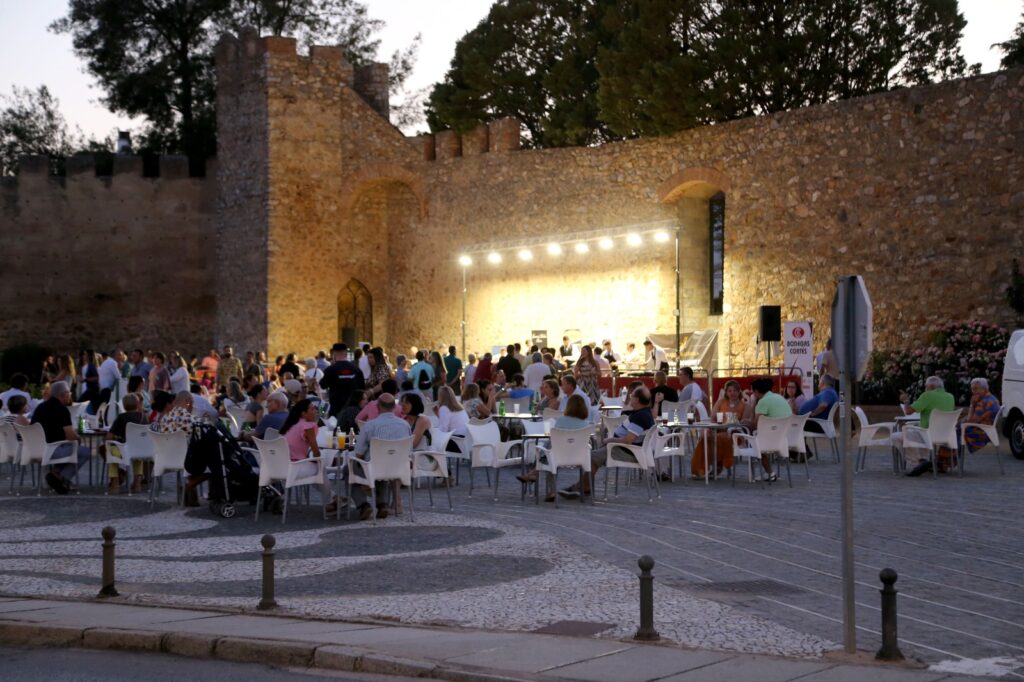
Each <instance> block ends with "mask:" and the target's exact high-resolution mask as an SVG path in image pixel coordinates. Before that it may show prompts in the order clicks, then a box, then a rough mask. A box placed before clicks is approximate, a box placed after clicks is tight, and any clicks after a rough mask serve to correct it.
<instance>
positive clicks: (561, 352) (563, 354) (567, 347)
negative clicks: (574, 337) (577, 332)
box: [558, 336, 576, 367]
mask: <svg viewBox="0 0 1024 682" xmlns="http://www.w3.org/2000/svg"><path fill="white" fill-rule="evenodd" d="M558 357H560V358H562V360H564V361H565V365H566V367H571V366H572V361H573V359H574V358H575V357H576V349H575V348H573V345H572V343H570V342H569V337H568V336H563V337H562V345H561V346H559V347H558Z"/></svg>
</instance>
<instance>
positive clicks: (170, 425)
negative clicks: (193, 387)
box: [150, 391, 193, 434]
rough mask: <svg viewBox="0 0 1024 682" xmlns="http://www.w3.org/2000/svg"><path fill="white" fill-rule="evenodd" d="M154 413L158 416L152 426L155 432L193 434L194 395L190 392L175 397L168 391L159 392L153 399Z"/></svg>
mask: <svg viewBox="0 0 1024 682" xmlns="http://www.w3.org/2000/svg"><path fill="white" fill-rule="evenodd" d="M167 401H170V402H169V403H168V402H167ZM153 411H154V412H156V413H157V415H158V417H157V418H156V420H155V421H154V422H153V424H152V425H151V426H150V428H151V429H152V430H153V431H157V432H159V433H174V432H176V431H184V432H185V433H186V434H190V433H192V424H193V420H192V394H191V393H189V392H188V391H182V392H181V393H179V394H177V395H175V396H172V395H171V394H170V393H167V392H166V391H157V393H156V398H154V399H153Z"/></svg>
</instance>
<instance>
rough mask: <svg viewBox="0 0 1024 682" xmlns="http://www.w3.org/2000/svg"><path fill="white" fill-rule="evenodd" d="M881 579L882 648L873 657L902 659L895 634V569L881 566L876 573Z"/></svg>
mask: <svg viewBox="0 0 1024 682" xmlns="http://www.w3.org/2000/svg"><path fill="white" fill-rule="evenodd" d="M878 577H879V579H881V581H882V589H880V590H879V592H881V593H882V648H881V649H879V650H878V653H877V654H875V658H877V659H879V660H882V661H902V660H903V652H902V651H900V646H899V640H898V638H897V636H896V589H895V588H894V587H893V585H894V584H895V583H896V571H894V570H892V569H891V568H883V569H882V570H881V572H880V573H879V574H878Z"/></svg>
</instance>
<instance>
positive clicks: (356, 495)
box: [346, 393, 412, 521]
mask: <svg viewBox="0 0 1024 682" xmlns="http://www.w3.org/2000/svg"><path fill="white" fill-rule="evenodd" d="M377 410H378V411H379V412H380V416H379V417H377V418H376V419H373V420H371V421H368V422H366V424H365V425H364V426H363V428H362V429H361V430H360V431H359V437H358V438H357V439H356V445H355V455H356V457H358V458H360V459H364V460H369V459H370V456H371V453H370V441H371V440H373V439H375V438H376V439H377V440H402V439H403V438H409V437H410V436H412V429H411V428H410V427H409V422H407V421H405V419H403V418H402V417H401V416H398V415H396V414H395V396H394V395H392V394H391V393H381V394H380V395H379V396H378V397H377ZM347 475H348V474H347V472H346V478H347ZM387 483H388V482H387V481H377V484H376V486H375V488H376V493H377V518H378V519H383V518H387V515H388V506H387ZM368 490H369V489H368V488H365V487H363V486H356V487H355V488H353V490H352V501H353V502H354V503H355V505H356V508H357V509H358V510H359V519H360V520H361V521H366V520H368V519H369V518H370V517H371V516H373V507H371V506H370V503H369V502H367V499H366V493H367V491H368Z"/></svg>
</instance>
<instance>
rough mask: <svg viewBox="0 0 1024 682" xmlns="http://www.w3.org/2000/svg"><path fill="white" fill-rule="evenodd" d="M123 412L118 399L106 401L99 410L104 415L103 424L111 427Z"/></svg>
mask: <svg viewBox="0 0 1024 682" xmlns="http://www.w3.org/2000/svg"><path fill="white" fill-rule="evenodd" d="M121 412H123V409H122V408H121V403H120V401H118V400H111V401H110V402H109V403H105V404H104V406H103V407H101V408H100V410H99V413H100V414H102V415H103V424H104V426H106V427H107V428H110V426H111V425H112V424H113V423H114V421H115V420H116V419H117V415H119V414H121Z"/></svg>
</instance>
